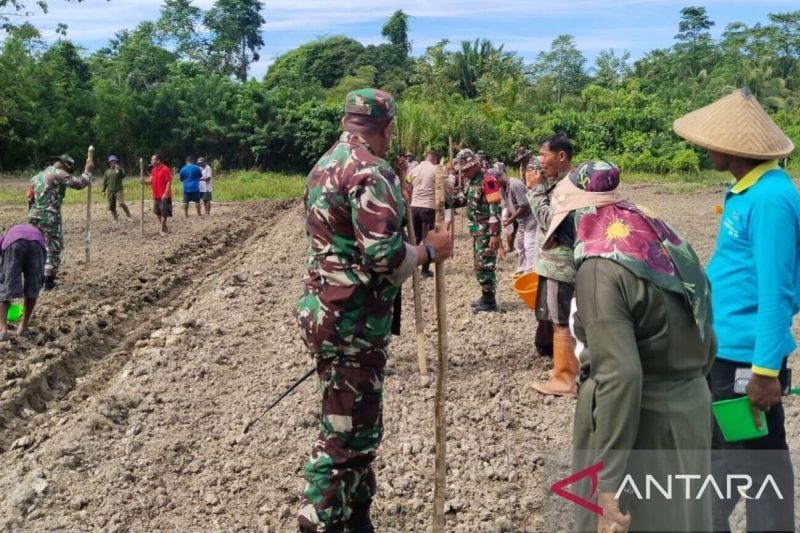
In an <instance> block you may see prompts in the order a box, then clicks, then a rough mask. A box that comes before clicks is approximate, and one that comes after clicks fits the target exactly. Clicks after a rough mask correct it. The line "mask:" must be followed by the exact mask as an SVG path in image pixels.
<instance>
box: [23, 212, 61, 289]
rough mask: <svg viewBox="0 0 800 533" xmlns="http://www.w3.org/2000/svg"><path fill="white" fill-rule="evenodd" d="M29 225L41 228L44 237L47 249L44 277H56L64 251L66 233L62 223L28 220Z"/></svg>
mask: <svg viewBox="0 0 800 533" xmlns="http://www.w3.org/2000/svg"><path fill="white" fill-rule="evenodd" d="M28 223H29V224H31V225H32V226H36V227H37V228H39V231H41V232H42V235H44V246H45V248H46V249H47V261H46V262H45V265H44V275H45V276H48V277H49V276H55V275H56V274H58V268H59V267H60V266H61V252H62V251H63V250H64V232H63V231H62V229H61V222H60V221H59V222H58V223H56V224H54V223H52V222H50V223H46V224H45V223H43V222H41V221H39V220H28Z"/></svg>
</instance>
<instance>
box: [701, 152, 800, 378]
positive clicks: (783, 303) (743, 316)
mask: <svg viewBox="0 0 800 533" xmlns="http://www.w3.org/2000/svg"><path fill="white" fill-rule="evenodd" d="M708 278H709V280H710V282H711V295H712V296H711V300H712V304H713V313H714V320H713V324H714V331H715V333H716V335H717V339H718V342H719V350H718V354H719V357H720V358H721V359H727V360H730V361H738V362H743V363H751V364H752V370H753V372H754V373H756V374H761V375H764V376H777V375H778V371H779V370H780V368H781V362H782V361H783V359H784V358H785V357H786V356H788V355H789V354H791V352H793V351H794V349H795V348H796V347H797V344H796V342H795V340H794V338H793V336H792V331H791V328H792V318H793V317H794V315H795V314H797V312H798V310H800V194H799V193H798V191H797V189H796V188H795V186H794V184H793V183H792V180H791V178H790V177H789V175H788V174H787V173H786V172H785V171H784V170H783V169H781V168H780V167H778V163H777V161H767V162H765V163H763V164H761V165H759V166H758V167H756V168H755V169H753V170H752V171H751V172H750V173H748V174H747V175H746V176H745V177H743V178H742V179H741V180H739V181H738V182H737V183H736V184H734V185H733V186H732V187H731V188H730V189H729V190H728V192H727V194H726V197H725V207H724V209H723V212H722V221H721V224H720V229H719V236H718V237H717V248H716V250H715V251H714V255H713V256H712V258H711V262H710V264H709V265H708Z"/></svg>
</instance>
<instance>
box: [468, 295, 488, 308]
mask: <svg viewBox="0 0 800 533" xmlns="http://www.w3.org/2000/svg"><path fill="white" fill-rule="evenodd" d="M484 294H485V293H481V297H480V298H478V299H477V300H472V301H471V302H470V303H469V305H471V306H472V308H473V309H475V308H476V307H478V306H480V305H483V298H484V296H483V295H484Z"/></svg>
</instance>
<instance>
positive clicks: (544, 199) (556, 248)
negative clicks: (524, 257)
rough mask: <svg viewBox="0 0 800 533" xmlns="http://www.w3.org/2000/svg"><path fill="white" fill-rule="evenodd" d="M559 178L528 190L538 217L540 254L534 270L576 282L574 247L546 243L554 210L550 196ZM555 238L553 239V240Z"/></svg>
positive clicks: (537, 239)
mask: <svg viewBox="0 0 800 533" xmlns="http://www.w3.org/2000/svg"><path fill="white" fill-rule="evenodd" d="M556 183H558V180H555V181H553V182H548V183H546V184H544V185H537V186H535V187H534V188H533V189H531V190H530V191H528V200H529V201H530V204H531V210H532V211H533V216H534V217H535V218H536V221H537V223H538V228H537V230H536V246H537V248H538V249H539V256H538V258H537V260H536V265H535V267H534V271H535V272H536V273H537V274H539V275H540V276H543V277H545V278H550V279H554V280H558V281H563V282H566V283H575V259H574V256H573V255H574V254H573V248H572V247H571V246H565V245H562V244H559V243H558V242H550V243H545V242H544V238H545V236H546V235H547V230H548V229H549V228H550V221H551V220H552V211H551V209H550V196H551V194H552V192H553V189H554V188H555V186H556ZM552 240H553V239H551V241H552Z"/></svg>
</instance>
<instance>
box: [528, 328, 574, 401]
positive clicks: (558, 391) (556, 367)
mask: <svg viewBox="0 0 800 533" xmlns="http://www.w3.org/2000/svg"><path fill="white" fill-rule="evenodd" d="M579 370H580V365H579V363H578V358H577V357H575V345H574V344H573V342H572V336H571V335H570V334H569V333H567V334H564V333H556V334H554V335H553V375H552V376H550V379H549V380H548V381H547V383H534V384H533V388H534V389H536V391H537V392H540V393H542V394H550V395H552V396H574V395H575V394H576V393H577V392H578V386H577V384H576V383H575V378H576V377H577V376H578V371H579Z"/></svg>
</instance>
